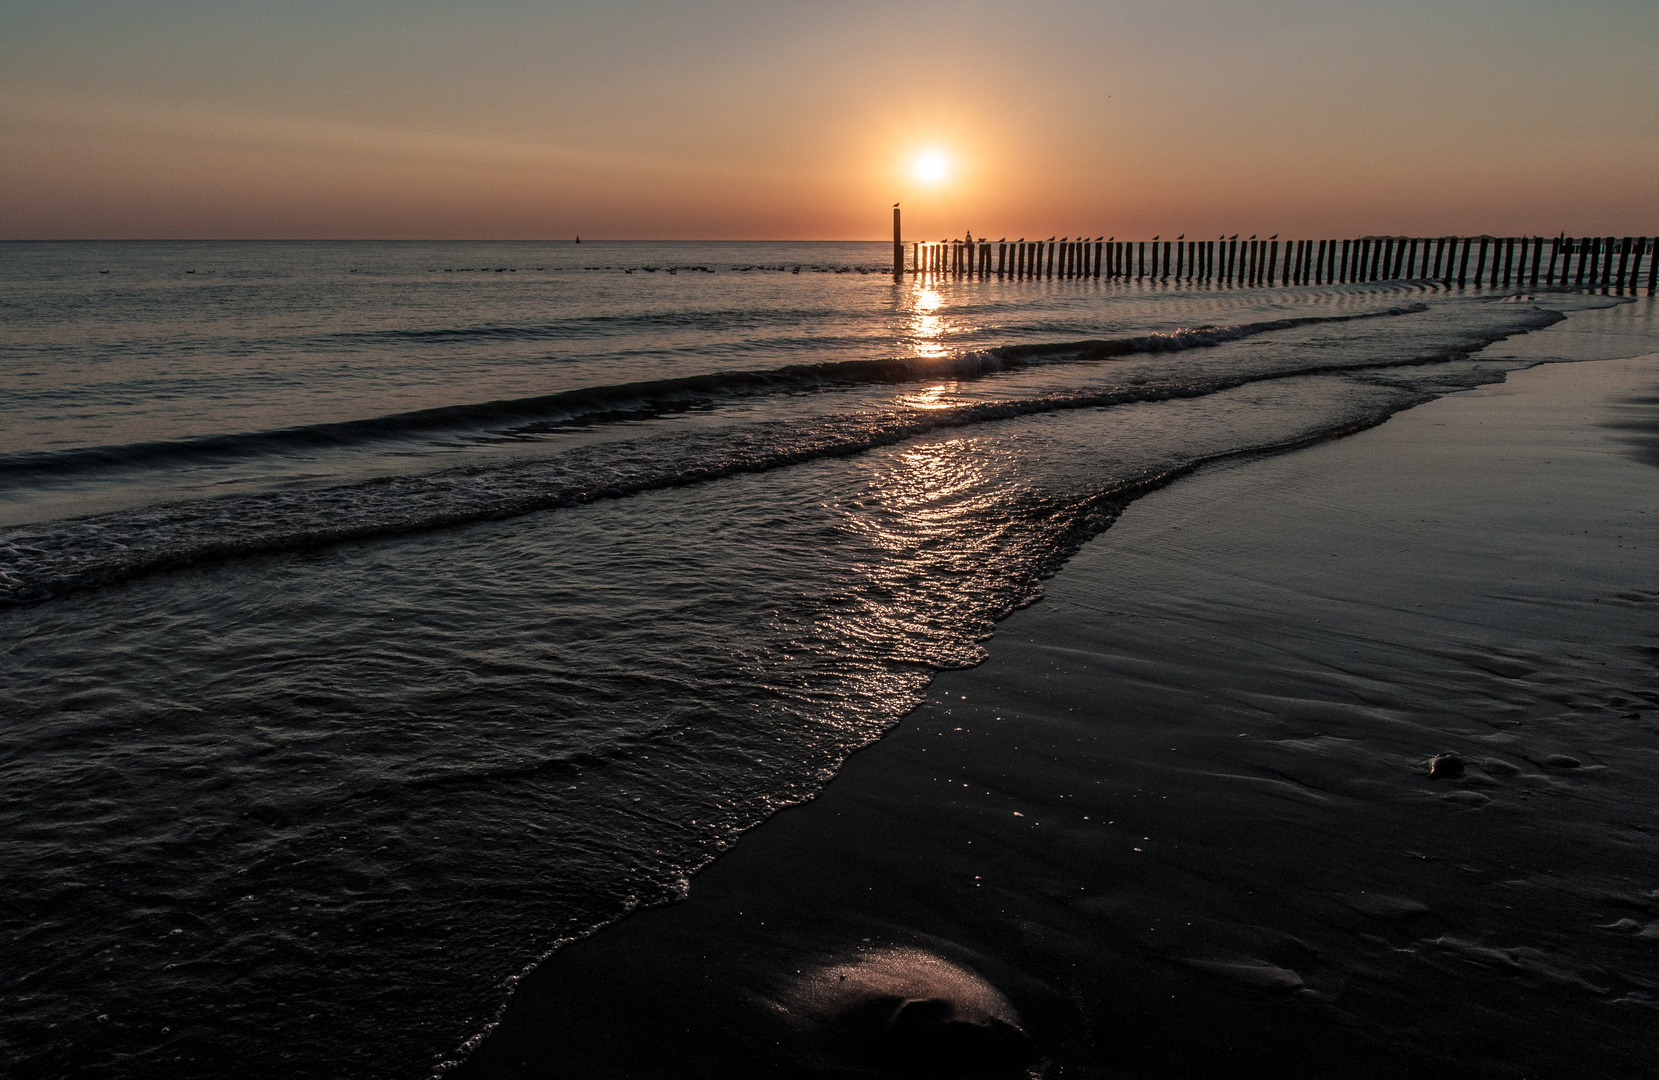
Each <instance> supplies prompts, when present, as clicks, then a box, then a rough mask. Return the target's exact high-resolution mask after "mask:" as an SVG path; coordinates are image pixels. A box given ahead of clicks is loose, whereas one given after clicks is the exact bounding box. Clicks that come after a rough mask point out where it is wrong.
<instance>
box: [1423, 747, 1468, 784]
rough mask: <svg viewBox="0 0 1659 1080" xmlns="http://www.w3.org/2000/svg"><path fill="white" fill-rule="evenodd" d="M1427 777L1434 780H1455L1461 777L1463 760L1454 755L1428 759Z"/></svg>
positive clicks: (1449, 754)
mask: <svg viewBox="0 0 1659 1080" xmlns="http://www.w3.org/2000/svg"><path fill="white" fill-rule="evenodd" d="M1429 775H1430V776H1432V777H1434V778H1435V779H1436V780H1456V779H1457V778H1458V777H1460V776H1462V775H1463V759H1462V758H1461V757H1459V756H1458V755H1456V754H1452V753H1445V754H1436V755H1434V757H1432V758H1430V759H1429Z"/></svg>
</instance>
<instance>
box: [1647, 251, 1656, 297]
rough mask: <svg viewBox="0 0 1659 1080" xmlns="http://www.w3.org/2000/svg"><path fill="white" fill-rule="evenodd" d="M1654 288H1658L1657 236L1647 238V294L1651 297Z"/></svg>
mask: <svg viewBox="0 0 1659 1080" xmlns="http://www.w3.org/2000/svg"><path fill="white" fill-rule="evenodd" d="M1655 287H1659V236H1653V237H1649V238H1648V242H1647V294H1648V295H1649V296H1652V295H1653V290H1654V288H1655Z"/></svg>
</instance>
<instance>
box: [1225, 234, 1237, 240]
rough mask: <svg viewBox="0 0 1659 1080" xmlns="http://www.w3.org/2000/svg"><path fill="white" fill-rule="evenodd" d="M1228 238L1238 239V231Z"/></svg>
mask: <svg viewBox="0 0 1659 1080" xmlns="http://www.w3.org/2000/svg"><path fill="white" fill-rule="evenodd" d="M1227 239H1229V240H1237V239H1238V233H1234V234H1233V235H1231V236H1229V237H1228V238H1227Z"/></svg>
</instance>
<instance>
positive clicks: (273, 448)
mask: <svg viewBox="0 0 1659 1080" xmlns="http://www.w3.org/2000/svg"><path fill="white" fill-rule="evenodd" d="M1426 310H1428V308H1427V307H1426V306H1425V305H1423V304H1421V303H1412V304H1406V305H1400V306H1395V307H1389V308H1384V309H1381V310H1373V311H1364V312H1354V313H1350V314H1344V315H1317V316H1300V317H1294V318H1283V319H1272V320H1267V321H1262V322H1253V323H1239V324H1235V325H1228V326H1202V327H1195V328H1191V329H1180V330H1173V331H1169V332H1166V333H1151V334H1139V335H1135V336H1131V337H1122V338H1110V339H1103V340H1102V339H1087V340H1082V341H1066V342H1053V343H1044V344H1027V345H1003V346H999V347H996V348H992V349H986V350H982V351H974V352H966V353H960V354H958V355H955V356H947V357H938V358H921V357H889V358H885V359H875V360H842V361H830V362H822V363H814V364H787V365H784V366H781V367H775V368H767V369H760V370H754V371H741V370H739V371H717V372H710V373H708V374H703V375H688V376H681V377H678V378H672V379H654V380H646V381H639V382H628V383H617V384H611V385H601V386H590V387H583V388H580V389H576V390H564V391H559V392H556V393H552V394H540V395H535V396H531V397H521V398H502V399H498V400H494V401H483V402H474V403H468V404H460V405H445V406H439V407H437V408H431V409H418V410H412V411H409V412H401V413H390V414H387V415H385V416H378V417H371V418H366V419H361V420H344V421H336V422H332V423H324V424H305V425H298V426H295V427H286V428H274V429H269V430H265V431H254V432H234V433H226V434H222V435H201V436H195V437H191V438H186V439H170V440H155V441H148V442H139V443H125V444H121V445H112V446H93V447H77V448H74V449H70V450H51V451H15V452H12V453H8V454H0V472H3V473H4V474H5V476H6V477H7V479H8V481H10V482H11V483H13V484H15V483H17V482H18V481H23V480H28V479H31V478H57V477H62V476H64V475H71V474H74V473H77V472H83V471H89V470H102V469H111V468H131V467H134V466H143V465H151V466H154V465H165V464H169V463H183V462H190V461H197V460H203V459H208V460H222V459H227V458H247V457H256V456H261V455H265V454H280V453H292V452H296V451H305V450H316V449H324V448H332V447H349V446H354V445H361V444H365V443H370V442H375V441H384V440H391V439H400V438H409V437H412V436H421V435H428V436H430V435H436V434H441V433H445V432H463V431H469V430H470V431H479V430H497V431H501V430H504V429H505V430H507V431H516V432H517V433H528V432H530V431H534V430H537V429H538V428H539V429H541V430H547V429H549V428H551V427H554V426H559V425H567V424H580V423H593V422H596V421H602V420H606V419H614V418H622V417H627V418H633V419H637V418H640V417H641V416H643V415H650V414H660V413H666V412H675V411H681V410H685V409H689V408H696V407H700V406H703V405H706V404H709V403H712V402H719V401H722V400H728V399H732V398H739V397H752V396H757V395H768V394H780V393H799V392H802V391H810V390H820V389H831V388H839V387H851V386H870V385H877V384H903V383H910V382H923V381H928V380H937V379H953V380H958V381H967V380H972V379H979V378H984V377H985V376H988V375H994V374H996V373H998V372H1003V371H1014V370H1019V369H1021V368H1028V367H1032V366H1034V365H1038V364H1054V363H1075V362H1083V361H1091V360H1105V359H1112V358H1115V357H1122V356H1130V355H1134V354H1137V353H1160V352H1175V351H1180V350H1183V349H1194V348H1206V347H1213V346H1216V345H1220V344H1223V343H1225V342H1228V341H1237V340H1240V339H1242V338H1246V337H1251V336H1254V335H1256V334H1264V333H1270V332H1272V331H1275V330H1286V329H1291V328H1294V327H1298V326H1308V325H1312V324H1319V323H1345V322H1353V321H1355V320H1360V319H1375V318H1386V317H1390V316H1399V315H1409V314H1417V313H1420V312H1423V311H1426ZM511 329H512V328H505V327H502V328H490V327H482V328H474V329H472V330H466V331H394V332H395V333H403V334H421V333H433V334H437V333H461V332H465V333H474V332H478V333H491V332H501V333H507V332H509V331H510V330H511ZM530 425H536V427H531V426H530Z"/></svg>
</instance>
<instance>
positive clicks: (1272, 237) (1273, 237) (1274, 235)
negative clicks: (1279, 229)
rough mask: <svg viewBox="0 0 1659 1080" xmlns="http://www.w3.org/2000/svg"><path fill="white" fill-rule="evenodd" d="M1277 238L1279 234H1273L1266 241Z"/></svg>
mask: <svg viewBox="0 0 1659 1080" xmlns="http://www.w3.org/2000/svg"><path fill="white" fill-rule="evenodd" d="M1278 238H1279V234H1278V233H1274V234H1273V235H1272V236H1269V237H1268V239H1269V240H1277V239H1278Z"/></svg>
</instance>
